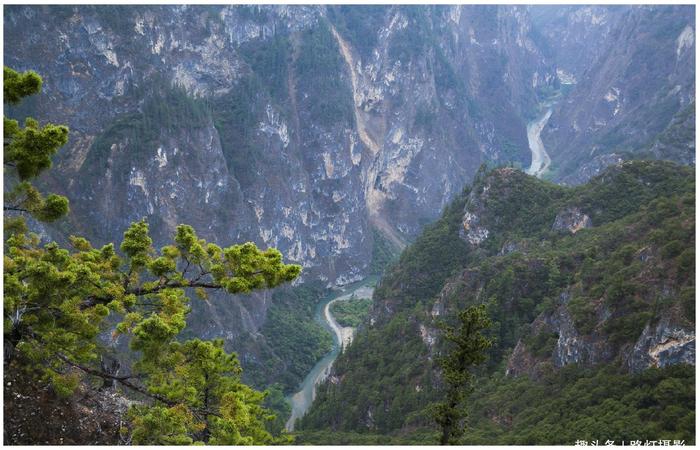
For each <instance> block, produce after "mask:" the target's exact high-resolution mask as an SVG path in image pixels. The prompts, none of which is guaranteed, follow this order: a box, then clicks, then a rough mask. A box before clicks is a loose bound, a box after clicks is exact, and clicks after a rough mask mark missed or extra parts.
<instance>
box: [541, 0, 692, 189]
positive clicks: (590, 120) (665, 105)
mask: <svg viewBox="0 0 700 450" xmlns="http://www.w3.org/2000/svg"><path fill="white" fill-rule="evenodd" d="M535 14H536V16H537V17H536V22H537V23H538V25H539V26H540V28H539V29H540V30H541V31H542V32H543V33H544V34H545V36H548V37H549V38H556V44H555V45H554V46H553V47H552V51H553V52H554V53H555V54H556V56H555V59H556V61H557V72H558V73H561V74H567V75H568V77H559V78H560V81H561V82H562V84H568V85H569V86H568V89H569V90H570V94H569V95H567V97H566V98H565V99H564V101H561V102H559V103H557V104H556V105H555V107H554V112H553V113H552V117H551V118H550V120H549V122H548V124H547V126H546V127H545V129H544V130H543V132H542V135H541V136H542V140H543V142H544V145H545V147H546V148H547V149H548V150H551V151H550V156H551V157H552V161H553V163H554V164H555V165H557V166H558V173H557V179H558V180H561V181H564V182H566V183H569V184H579V183H583V182H585V181H586V180H588V179H590V178H591V177H592V176H595V175H597V174H598V173H599V172H600V169H601V166H602V167H605V166H607V165H610V164H616V163H617V162H618V160H619V159H621V158H623V152H627V154H626V155H625V156H624V158H629V157H630V153H631V154H632V155H643V156H646V155H647V154H648V149H649V146H650V145H652V144H653V143H654V141H655V140H656V139H657V136H658V135H659V134H660V133H663V132H664V131H665V130H666V129H668V128H669V127H671V126H672V123H673V122H674V121H675V120H677V116H678V115H679V114H681V115H682V112H683V111H686V110H687V109H688V108H689V107H691V106H692V108H693V109H694V101H695V81H694V78H695V51H694V49H695V21H694V18H693V12H692V10H691V9H688V8H684V7H670V8H662V9H658V8H653V7H648V6H639V7H631V8H615V7H609V6H585V5H575V6H573V5H572V6H568V7H564V8H559V7H556V8H555V7H544V8H541V9H539V10H538V11H536V12H535ZM553 42H554V41H553ZM680 121H683V118H680ZM693 123H694V120H693ZM688 125H689V127H686V130H688V131H687V132H684V133H681V134H680V135H679V134H677V133H675V132H674V131H671V134H676V135H677V137H679V138H680V140H678V139H676V143H675V144H674V145H673V146H670V148H664V146H663V145H662V146H659V147H656V148H655V149H654V150H653V152H654V157H657V158H659V157H660V155H662V154H663V156H662V157H660V158H659V159H671V160H674V161H678V162H682V163H688V161H690V160H692V159H693V158H694V156H693V155H694V145H693V146H692V148H691V146H690V145H689V142H690V141H693V140H694V139H689V138H688V137H687V136H689V135H694V125H691V124H690V123H688ZM690 126H692V128H690ZM583 154H585V155H587V156H586V158H583V159H577V160H575V159H574V158H572V156H573V155H583ZM632 157H634V156H632ZM637 157H639V156H637Z"/></svg>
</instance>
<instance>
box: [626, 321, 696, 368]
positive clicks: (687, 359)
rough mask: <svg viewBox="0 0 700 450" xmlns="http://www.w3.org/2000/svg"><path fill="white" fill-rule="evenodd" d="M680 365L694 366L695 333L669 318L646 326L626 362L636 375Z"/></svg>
mask: <svg viewBox="0 0 700 450" xmlns="http://www.w3.org/2000/svg"><path fill="white" fill-rule="evenodd" d="M681 363H685V364H693V365H695V332H694V331H693V330H691V329H688V328H685V327H681V326H679V325H675V324H673V323H672V321H671V319H670V317H665V318H663V319H661V320H660V321H659V323H658V324H656V325H655V326H654V325H652V324H647V326H646V327H645V328H644V332H642V335H641V336H639V339H638V340H637V343H636V344H635V345H634V348H633V349H632V352H631V353H630V355H629V359H628V360H627V366H628V367H629V369H630V370H631V371H633V372H641V371H642V370H644V369H646V368H648V367H665V366H669V365H673V364H681Z"/></svg>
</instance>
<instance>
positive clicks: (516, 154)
mask: <svg viewBox="0 0 700 450" xmlns="http://www.w3.org/2000/svg"><path fill="white" fill-rule="evenodd" d="M4 41H5V42H6V45H5V48H4V55H5V56H4V58H5V60H4V63H5V64H6V65H8V66H11V67H14V68H15V69H17V70H19V71H23V70H28V69H31V70H35V71H37V72H38V73H39V74H40V75H42V76H43V77H44V85H43V90H42V93H41V94H40V95H37V96H34V97H31V98H28V99H27V100H26V101H25V102H23V103H22V105H20V106H19V107H14V106H10V107H6V113H7V114H8V115H10V116H13V117H17V118H20V119H22V118H23V117H25V116H27V115H31V116H33V117H36V118H37V119H38V120H39V121H40V122H41V123H47V122H53V123H65V124H67V125H68V126H69V127H70V129H71V133H70V140H69V142H68V144H67V145H66V146H65V147H64V148H63V149H62V150H61V151H60V152H59V153H58V154H57V155H56V157H55V164H54V168H53V170H52V171H51V172H49V173H46V174H43V175H42V177H41V178H40V180H38V184H39V185H40V186H42V187H44V188H46V189H47V190H49V191H52V192H57V193H59V194H63V195H65V196H67V197H68V198H69V199H70V200H71V214H70V215H69V216H68V217H67V218H66V219H65V220H62V221H61V222H59V223H57V224H55V225H54V226H47V227H43V228H42V229H41V231H42V236H43V237H44V238H45V239H46V240H50V239H55V240H57V241H59V242H61V243H66V241H67V237H68V236H69V235H70V234H79V235H83V236H85V237H87V238H88V239H90V241H91V242H92V243H93V244H94V245H96V246H100V245H102V244H104V243H106V242H113V241H114V242H116V241H119V240H120V239H121V236H122V233H123V232H124V230H125V229H126V228H127V226H128V225H129V224H130V223H132V222H133V221H137V220H140V219H141V218H146V220H147V221H148V223H149V224H150V230H151V232H152V236H153V239H154V243H155V245H156V246H160V245H163V244H164V243H166V242H168V241H169V239H170V236H171V235H172V233H173V232H174V230H175V227H176V226H177V225H178V224H180V223H187V224H191V225H192V226H193V227H195V229H196V230H197V231H198V233H200V235H201V236H202V237H203V238H206V239H208V240H210V241H216V242H220V243H222V245H230V244H233V243H238V242H243V241H247V240H249V241H252V242H254V243H256V245H258V246H260V247H261V248H267V247H273V246H274V247H277V248H279V249H280V250H281V251H282V253H283V255H284V257H285V260H287V261H291V262H294V263H297V264H300V265H302V266H303V267H304V271H303V273H302V276H301V279H300V283H303V284H304V286H302V287H299V286H295V288H289V289H284V290H278V291H275V292H274V293H272V292H261V293H257V294H253V295H250V296H243V295H237V296H234V297H233V299H232V300H229V301H227V302H222V301H211V302H209V303H207V302H198V303H194V304H193V312H192V314H191V320H190V322H189V325H188V330H187V333H189V334H190V335H191V336H200V337H203V338H214V337H221V338H223V339H224V340H225V344H226V348H227V349H228V350H235V351H236V352H237V353H238V354H239V355H240V359H241V363H242V366H243V368H244V369H245V370H244V375H243V376H244V379H245V381H247V382H249V383H252V384H254V385H256V386H257V387H260V388H262V387H266V386H269V385H271V384H272V383H275V382H279V383H281V386H282V389H284V390H285V391H286V392H290V391H291V390H293V388H294V386H295V385H297V384H298V382H299V381H301V379H302V378H303V374H304V373H305V372H306V371H308V370H309V369H310V367H311V366H312V365H313V362H314V360H315V359H316V358H317V357H318V356H319V355H322V354H323V353H324V352H325V351H326V350H327V349H328V346H329V337H328V336H327V335H326V334H325V331H324V330H323V328H322V327H320V326H319V325H318V324H317V323H315V322H314V321H313V309H314V305H315V303H317V302H318V301H319V299H320V298H321V297H322V296H323V295H324V293H325V290H326V289H328V288H331V287H334V286H339V285H346V284H348V283H350V282H352V281H356V280H359V279H361V278H363V277H365V276H367V275H368V274H370V273H373V272H376V271H377V270H378V269H377V267H378V266H381V264H378V263H377V261H378V259H380V258H378V257H377V255H381V254H385V255H386V254H387V253H391V252H392V251H398V250H399V249H400V248H401V247H402V246H404V245H406V244H407V243H409V242H411V241H413V240H414V239H415V238H416V237H417V236H418V235H419V234H420V233H421V232H422V230H423V228H424V227H425V226H426V225H427V224H429V223H431V222H433V221H434V220H436V219H437V218H438V217H439V215H440V211H442V209H443V208H445V207H446V206H447V205H448V204H450V202H451V201H452V200H453V199H454V198H456V197H458V196H459V194H460V192H461V190H462V188H463V186H465V185H466V184H467V183H470V182H471V181H472V180H473V177H474V174H475V173H476V171H477V168H478V167H479V166H480V165H481V164H482V163H486V164H489V165H491V166H497V165H505V164H513V165H515V166H518V167H523V168H526V167H528V166H529V164H530V162H531V158H532V156H531V151H530V149H529V144H528V132H527V128H528V123H531V121H532V120H534V119H535V118H536V117H538V115H539V114H540V113H541V108H544V107H547V106H546V105H550V103H551V105H550V106H551V108H552V110H553V112H552V115H551V117H550V120H549V122H547V123H546V124H545V126H544V127H543V130H542V138H543V141H544V145H545V147H546V148H547V150H548V151H550V153H551V157H552V166H551V167H550V169H551V170H550V171H549V172H547V173H545V176H546V177H549V178H553V179H555V180H556V181H564V182H567V183H569V184H575V183H580V182H583V181H585V180H586V179H588V178H590V177H591V176H594V175H596V174H598V173H599V172H600V170H602V169H603V168H604V167H606V166H608V165H610V164H617V163H618V162H619V161H620V160H624V159H627V158H630V157H640V156H643V157H647V158H651V159H671V160H674V161H677V162H681V163H683V164H694V130H695V121H694V117H695V112H694V108H695V106H694V105H695V103H694V95H695V88H694V85H693V82H692V80H694V70H695V68H694V65H695V60H694V58H695V56H694V54H695V22H694V7H693V6H676V7H666V6H641V7H637V6H624V7H606V6H605V7H604V6H597V7H587V6H579V5H576V6H568V7H562V8H554V7H549V6H532V7H527V6H507V5H500V6H494V5H454V6H437V5H436V6H400V5H390V6H370V5H356V6H340V5H334V6H323V5H314V6H284V5H274V6H262V5H256V6H243V5H238V6H224V5H216V6H188V5H181V6H175V5H172V6H171V5H148V6H146V5H143V6H126V5H121V6H106V5H105V6H90V5H81V6H70V5H48V6H47V5H37V6H21V5H8V6H7V7H5V8H4ZM647 100H649V101H647ZM539 213H540V212H538V211H534V212H533V216H534V215H537V214H539ZM594 223H595V222H594ZM460 242H461V241H460ZM459 245H462V244H458V246H456V247H454V248H450V251H452V252H455V253H456V252H457V251H458V250H460V248H461V247H459ZM387 249H389V250H388V251H387ZM456 256H457V260H456V261H454V262H450V263H446V266H445V267H442V268H439V267H438V268H434V269H433V268H431V269H430V270H429V271H428V272H426V273H425V274H423V275H421V276H419V277H418V278H419V279H425V280H426V281H425V283H426V286H428V287H422V288H420V289H419V291H418V292H416V293H415V294H412V295H419V294H420V295H421V296H424V297H426V298H422V299H421V301H427V297H430V296H432V295H435V292H433V290H438V289H440V288H441V286H442V282H443V278H444V277H447V276H448V275H449V274H450V273H451V270H452V269H453V268H454V267H453V265H455V267H457V266H459V267H462V264H463V262H464V261H462V259H460V258H463V255H462V254H459V255H456ZM433 270H434V271H435V273H433ZM387 286H388V285H387ZM212 300H217V294H214V295H212ZM218 300H221V298H218ZM222 305H225V306H222ZM390 306H391V305H390V304H389V303H387V307H390ZM377 320H383V319H381V318H379V317H378V318H377ZM296 324H298V326H297V325H296Z"/></svg>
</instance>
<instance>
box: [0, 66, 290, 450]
mask: <svg viewBox="0 0 700 450" xmlns="http://www.w3.org/2000/svg"><path fill="white" fill-rule="evenodd" d="M5 76H6V83H5V92H6V98H7V99H9V100H10V101H12V100H13V99H15V98H17V97H21V96H22V95H26V94H27V93H28V92H29V93H33V92H36V91H37V90H38V86H40V85H41V83H40V82H39V83H37V80H36V78H37V76H36V74H32V73H29V74H25V75H19V74H16V72H13V71H11V70H10V69H7V68H6V69H5ZM8 93H9V94H8ZM178 99H179V100H178ZM180 100H183V97H181V96H178V95H177V93H175V94H174V97H171V98H170V100H169V101H168V102H167V105H169V106H165V107H158V106H157V105H156V106H151V109H152V111H151V113H150V114H149V115H148V116H149V117H150V116H153V117H156V118H160V119H162V120H164V121H166V122H168V121H169V120H171V119H173V118H174V119H173V120H182V119H183V117H182V116H181V115H179V113H178V112H177V111H182V107H181V106H176V107H175V109H174V110H173V109H171V106H172V105H178V104H180V105H182V103H181V102H180V103H178V102H179V101H180ZM184 101H185V104H186V103H187V99H186V98H184ZM148 108H149V107H148V106H147V107H146V109H148ZM154 108H155V109H154ZM173 111H175V112H173ZM5 131H6V137H7V136H9V139H8V141H6V144H5V149H6V159H5V166H6V167H9V168H11V169H16V171H17V173H18V178H19V179H20V180H21V182H20V183H19V184H18V185H17V186H19V187H14V188H12V189H11V190H10V192H9V193H8V192H6V193H5V201H6V202H7V201H8V199H10V200H12V201H18V198H19V197H20V195H19V194H18V192H20V193H22V194H23V195H24V197H23V198H24V200H21V203H20V204H21V205H22V206H23V208H19V207H13V208H8V206H7V204H6V205H5V211H8V209H9V210H10V211H13V212H15V211H18V210H20V212H23V213H27V214H29V215H31V216H33V217H34V218H36V219H39V220H45V221H48V220H53V219H55V218H56V217H58V216H60V215H62V214H65V213H66V212H67V201H66V200H65V199H62V198H59V197H58V196H48V197H47V198H46V199H42V198H41V196H40V195H39V194H38V192H36V190H35V189H34V188H33V187H32V186H31V185H30V184H29V183H28V179H30V178H33V177H35V176H36V175H38V174H39V173H40V172H42V171H43V170H46V169H48V168H49V167H50V165H51V156H52V155H53V153H55V151H56V150H57V149H58V147H60V145H62V144H63V143H65V141H66V139H67V133H68V130H67V128H65V127H62V126H46V127H44V128H43V129H40V128H39V127H38V124H36V122H35V121H32V120H31V119H28V120H27V126H26V127H25V128H24V129H21V128H19V127H18V125H17V123H16V122H14V121H9V120H7V119H5ZM8 132H9V133H8ZM27 205H30V206H27ZM8 222H10V224H11V226H9V227H8V226H7V225H8ZM5 225H6V228H5V231H6V232H5V240H4V271H3V278H4V298H3V309H4V324H3V325H4V327H3V328H4V330H3V331H4V342H5V364H9V365H13V366H19V367H20V368H27V369H29V372H34V373H37V374H38V376H39V377H41V378H43V379H44V380H46V381H49V382H50V383H51V385H52V386H53V388H54V390H55V391H56V392H57V393H58V394H61V395H65V396H69V395H71V394H72V393H73V392H74V391H75V390H76V388H77V387H78V385H79V384H80V383H91V382H92V381H97V380H99V381H101V382H104V381H108V382H110V383H116V384H118V385H119V386H120V388H122V389H124V390H125V392H129V393H131V394H132V395H133V396H134V399H135V402H134V404H133V406H132V407H131V408H130V411H129V418H130V423H129V426H128V427H125V429H124V435H125V436H124V439H125V440H127V441H130V442H132V443H134V444H192V443H209V444H227V445H239V444H272V443H279V442H288V438H287V437H285V436H277V437H275V436H273V435H272V434H271V433H270V430H272V431H274V429H272V428H270V425H269V422H271V421H274V419H275V418H274V415H273V414H271V413H270V411H268V410H267V409H266V408H264V407H263V401H264V399H265V395H266V394H265V393H262V392H258V391H255V390H254V389H252V388H250V387H249V386H246V385H245V384H243V383H242V382H241V368H240V365H239V363H238V359H237V357H236V355H235V354H232V353H227V352H226V351H225V350H224V346H223V341H222V340H213V341H204V340H201V339H189V340H184V339H182V337H181V333H182V331H183V329H184V328H185V326H186V319H187V314H188V313H189V311H190V298H189V297H188V296H187V295H188V294H189V293H190V292H194V293H195V294H196V296H197V297H200V298H201V299H203V300H206V297H207V291H209V290H221V291H225V292H228V293H230V294H240V293H249V292H251V291H253V290H256V289H268V288H273V287H276V286H279V285H282V284H284V283H287V282H289V281H292V280H294V279H295V278H297V276H298V275H299V273H300V271H301V267H300V266H297V265H288V264H284V263H283V261H282V255H281V253H280V252H279V251H277V250H276V249H273V248H271V249H267V250H260V249H258V248H257V247H256V246H255V244H253V243H250V242H248V243H245V244H241V245H232V246H229V247H227V248H222V247H219V246H217V245H216V244H213V243H210V242H207V241H205V240H204V239H200V238H199V237H198V236H197V234H196V233H195V231H194V229H193V228H192V227H190V226H188V225H179V226H178V227H177V230H176V233H175V235H174V236H173V240H172V243H171V244H170V245H166V246H164V247H162V248H160V249H156V248H154V247H153V240H152V239H151V237H150V235H149V227H148V224H147V223H146V222H145V221H140V222H136V223H133V224H132V225H131V226H130V227H129V228H128V229H127V230H126V232H125V233H124V239H123V240H122V242H121V244H120V245H119V251H118V250H117V249H116V247H115V245H114V244H112V243H110V244H106V245H104V246H102V247H100V248H95V247H93V246H92V245H91V244H90V243H89V242H88V241H87V240H86V239H84V238H82V237H76V236H71V237H70V244H71V248H67V249H66V248H61V247H60V246H59V245H58V244H56V243H55V242H50V243H42V242H41V241H40V239H39V236H37V235H36V234H34V233H30V232H28V230H27V227H26V226H25V225H23V223H22V221H21V218H19V219H17V218H13V219H12V220H11V221H10V220H8V218H7V217H6V218H5ZM115 324H116V325H115ZM109 331H111V332H112V339H115V340H116V339H117V338H122V339H125V340H126V341H128V343H129V349H130V350H131V351H132V352H133V354H132V356H133V357H132V358H131V359H130V362H131V364H130V373H129V374H121V373H118V372H117V373H113V372H109V371H108V369H106V368H105V366H103V365H101V364H100V363H99V362H100V359H101V357H103V356H107V351H106V349H104V348H103V344H102V343H101V339H98V337H99V336H100V335H104V334H105V332H109ZM277 403H279V399H278V402H277ZM273 428H274V427H273ZM277 430H279V428H278V429H277Z"/></svg>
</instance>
